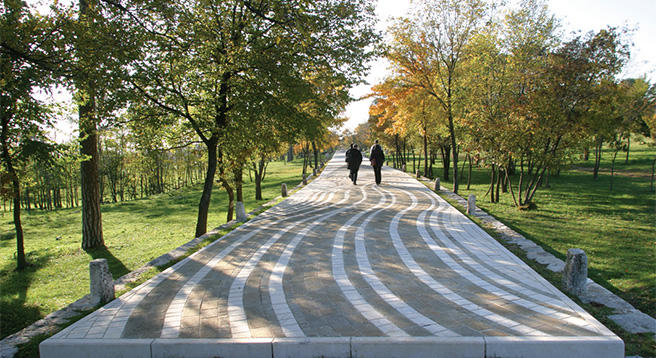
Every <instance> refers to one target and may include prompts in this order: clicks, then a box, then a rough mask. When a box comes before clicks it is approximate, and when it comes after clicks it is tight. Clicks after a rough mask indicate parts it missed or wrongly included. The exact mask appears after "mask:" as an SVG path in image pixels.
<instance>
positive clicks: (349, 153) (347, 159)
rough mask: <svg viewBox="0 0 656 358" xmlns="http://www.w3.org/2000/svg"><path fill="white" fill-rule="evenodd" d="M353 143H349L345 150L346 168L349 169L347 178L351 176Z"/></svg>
mask: <svg viewBox="0 0 656 358" xmlns="http://www.w3.org/2000/svg"><path fill="white" fill-rule="evenodd" d="M353 144H354V143H351V145H350V147H349V149H347V150H346V169H348V170H349V179H352V178H351V153H352V152H353Z"/></svg>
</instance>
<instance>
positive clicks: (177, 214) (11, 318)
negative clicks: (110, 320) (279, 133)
mask: <svg viewBox="0 0 656 358" xmlns="http://www.w3.org/2000/svg"><path fill="white" fill-rule="evenodd" d="M301 172H302V162H298V161H296V162H292V163H286V164H284V163H282V162H273V163H271V164H270V165H269V169H268V173H267V177H266V178H265V181H264V183H263V193H262V196H263V199H264V200H262V201H255V200H254V197H255V188H254V184H252V183H250V181H249V179H248V177H246V178H245V180H246V183H245V185H244V201H245V203H244V205H245V207H246V211H247V212H248V211H250V210H253V209H255V208H257V207H258V206H260V205H262V204H264V203H266V202H267V201H269V200H271V199H273V198H275V197H276V196H278V195H280V186H281V184H282V183H287V186H288V188H290V189H291V188H293V187H294V186H296V185H297V184H298V183H300V181H301V179H302V177H301ZM201 190H202V188H201V187H200V186H196V187H193V188H186V189H181V190H178V191H175V192H172V193H168V194H163V195H158V196H154V197H151V198H147V199H141V200H135V201H127V202H121V203H114V204H104V205H103V206H102V213H103V233H104V237H105V244H106V246H107V250H93V251H89V252H85V251H84V250H82V249H80V243H81V242H82V234H81V213H80V209H79V208H73V209H62V210H56V211H50V212H44V211H38V210H33V211H31V212H27V211H23V212H22V213H23V216H22V219H23V229H24V231H25V252H26V254H27V257H28V261H29V262H30V263H31V266H30V267H29V268H28V269H26V270H24V271H23V272H16V271H15V270H14V268H15V265H16V264H15V252H16V242H15V231H14V226H13V218H12V214H11V212H5V213H3V216H2V218H1V220H0V230H1V231H0V233H1V235H0V314H1V316H0V338H4V337H5V336H7V335H10V334H12V333H14V332H16V331H18V330H20V329H22V328H23V327H26V326H27V325H29V324H31V323H32V322H34V321H36V320H38V319H40V318H42V317H44V316H45V315H47V314H49V313H51V312H53V311H55V310H57V309H59V308H61V307H63V306H66V305H67V304H69V303H71V302H73V301H75V300H77V299H79V298H80V297H82V296H84V295H85V294H87V293H88V291H89V273H88V264H89V261H90V260H92V259H94V258H100V257H104V258H107V259H108V261H109V264H110V270H111V272H112V275H113V277H114V278H118V277H120V276H122V275H124V274H126V273H128V272H130V271H132V270H134V269H137V268H139V267H141V266H142V265H144V264H145V263H147V262H149V261H150V260H152V259H154V258H156V257H158V256H160V255H162V254H163V253H166V252H168V251H170V250H172V249H174V248H176V247H178V246H180V245H181V244H183V243H186V242H187V241H189V240H191V239H193V233H194V231H195V225H196V219H197V215H198V200H199V199H200V193H201ZM226 216H227V194H226V192H225V191H224V190H221V189H220V188H219V187H218V186H217V185H215V188H214V192H213V193H212V203H211V206H210V214H209V218H208V222H209V227H208V228H209V229H211V228H214V227H217V226H219V225H221V224H223V223H224V222H225V221H226V220H225V219H226ZM58 237H60V239H57V238H58Z"/></svg>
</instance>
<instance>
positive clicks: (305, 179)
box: [303, 174, 307, 185]
mask: <svg viewBox="0 0 656 358" xmlns="http://www.w3.org/2000/svg"><path fill="white" fill-rule="evenodd" d="M303 185H307V178H306V177H305V174H303Z"/></svg>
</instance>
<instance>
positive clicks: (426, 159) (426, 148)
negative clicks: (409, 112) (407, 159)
mask: <svg viewBox="0 0 656 358" xmlns="http://www.w3.org/2000/svg"><path fill="white" fill-rule="evenodd" d="M424 133H426V126H425V125H424ZM423 140H424V143H423V144H424V176H425V177H428V178H430V176H429V175H428V174H427V173H428V136H427V135H426V134H424V138H423Z"/></svg>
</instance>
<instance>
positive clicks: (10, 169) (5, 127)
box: [0, 112, 27, 270]
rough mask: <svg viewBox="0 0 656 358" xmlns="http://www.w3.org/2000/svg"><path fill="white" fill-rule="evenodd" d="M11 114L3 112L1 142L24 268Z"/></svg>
mask: <svg viewBox="0 0 656 358" xmlns="http://www.w3.org/2000/svg"><path fill="white" fill-rule="evenodd" d="M9 116H11V114H8V113H6V112H5V113H3V116H2V131H1V132H0V142H2V143H1V144H2V159H3V162H4V165H5V169H6V170H7V176H8V177H9V180H11V185H12V190H13V193H12V196H13V204H14V228H15V230H16V269H17V270H22V269H24V268H25V267H27V260H26V259H25V247H24V236H23V235H24V234H23V225H22V222H21V210H20V208H21V196H20V182H19V180H18V175H17V174H16V170H15V169H14V166H13V164H12V159H11V154H10V153H9V143H8V141H9V139H8V137H9V135H8V131H9V119H10V117H9Z"/></svg>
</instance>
